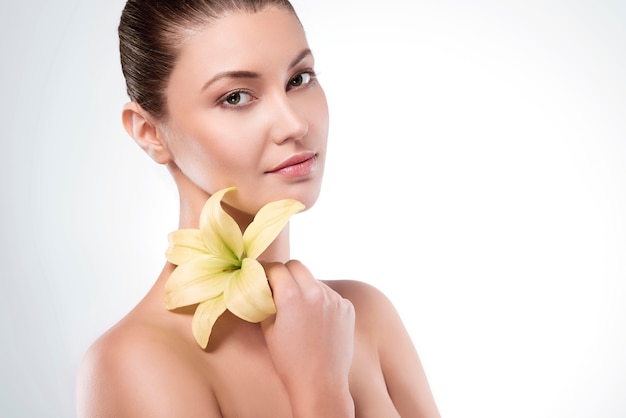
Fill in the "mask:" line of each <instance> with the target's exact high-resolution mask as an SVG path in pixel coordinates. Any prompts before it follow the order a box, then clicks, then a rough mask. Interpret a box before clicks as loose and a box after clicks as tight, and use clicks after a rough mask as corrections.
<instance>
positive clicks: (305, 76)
mask: <svg viewBox="0 0 626 418" xmlns="http://www.w3.org/2000/svg"><path fill="white" fill-rule="evenodd" d="M312 78H313V75H312V74H311V73H310V72H304V73H300V74H298V75H297V76H295V77H294V78H292V79H291V80H290V81H289V87H300V86H304V85H306V84H309V83H310V82H311V79H312Z"/></svg>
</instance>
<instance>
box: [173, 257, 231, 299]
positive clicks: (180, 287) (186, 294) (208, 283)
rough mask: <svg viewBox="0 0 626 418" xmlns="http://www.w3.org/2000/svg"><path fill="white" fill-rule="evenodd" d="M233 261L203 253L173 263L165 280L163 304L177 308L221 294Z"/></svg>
mask: <svg viewBox="0 0 626 418" xmlns="http://www.w3.org/2000/svg"><path fill="white" fill-rule="evenodd" d="M232 268H233V267H232V265H229V264H227V263H226V262H225V261H224V260H222V259H220V258H216V257H211V256H209V255H202V256H198V257H196V258H194V259H193V260H191V261H189V262H187V263H184V264H181V265H180V266H178V267H176V269H174V271H173V272H172V274H170V277H168V279H167V282H166V283H165V306H166V307H167V309H176V308H180V307H182V306H189V305H193V304H195V303H199V302H203V301H205V300H207V299H211V298H214V297H216V296H218V295H220V294H221V293H222V292H223V291H224V289H225V287H226V284H227V282H228V280H229V277H230V275H231V274H232V272H231V271H230V270H232Z"/></svg>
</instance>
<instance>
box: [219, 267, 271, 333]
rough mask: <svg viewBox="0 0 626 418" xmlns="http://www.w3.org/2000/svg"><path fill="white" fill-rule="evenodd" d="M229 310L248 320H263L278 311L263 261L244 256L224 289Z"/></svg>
mask: <svg viewBox="0 0 626 418" xmlns="http://www.w3.org/2000/svg"><path fill="white" fill-rule="evenodd" d="M224 302H225V303H226V307H227V308H228V310H229V311H231V312H232V313H233V314H234V315H236V316H238V317H239V318H241V319H244V320H246V321H248V322H261V321H263V320H264V319H266V318H267V317H268V316H270V315H272V314H274V313H276V305H274V300H273V299H272V291H271V289H270V285H269V283H268V281H267V277H266V276H265V270H264V269H263V266H262V265H261V263H259V262H258V261H256V260H255V259H253V258H244V259H243V263H242V266H241V269H240V270H237V271H235V272H233V275H232V277H231V279H230V280H229V281H228V284H227V286H226V288H225V289H224Z"/></svg>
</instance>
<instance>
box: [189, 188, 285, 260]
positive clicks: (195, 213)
mask: <svg viewBox="0 0 626 418" xmlns="http://www.w3.org/2000/svg"><path fill="white" fill-rule="evenodd" d="M208 199H209V194H208V193H204V192H202V193H185V194H183V193H181V194H180V216H179V222H178V224H179V225H178V227H179V228H181V229H183V228H199V219H200V212H201V211H202V208H203V206H204V204H205V203H206V201H207V200H208ZM222 207H223V208H224V210H225V211H226V212H227V213H228V214H229V215H230V216H231V217H232V218H233V219H234V220H235V222H237V224H238V225H239V228H240V229H241V231H242V233H243V231H245V230H246V228H247V227H248V225H250V223H251V222H252V220H253V219H254V215H250V214H247V213H244V212H241V211H239V210H236V209H234V208H232V207H231V206H228V205H223V206H222ZM289 247H290V246H289V224H287V225H286V226H285V228H283V230H282V231H281V232H280V234H279V235H278V236H277V237H276V239H275V240H274V242H272V244H270V246H269V247H268V248H267V249H266V250H265V251H264V252H263V254H261V255H260V256H259V260H260V261H264V262H268V263H269V262H281V263H285V262H287V261H288V260H289V258H290V251H289Z"/></svg>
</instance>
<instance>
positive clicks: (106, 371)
mask: <svg viewBox="0 0 626 418" xmlns="http://www.w3.org/2000/svg"><path fill="white" fill-rule="evenodd" d="M222 24H223V25H225V26H224V27H222V26H220V25H222ZM226 28H228V30H230V29H231V28H237V31H232V30H230V32H229V33H231V36H230V37H229V38H228V41H227V40H225V38H224V37H223V36H221V35H222V34H223V31H224V30H227V29H226ZM250 45H252V46H253V47H252V49H251V47H250ZM207 50H208V51H211V52H212V55H211V59H210V60H207V59H205V57H204V55H202V54H203V53H204V52H203V51H207ZM242 50H243V51H244V53H241V54H239V53H238V51H242ZM179 60H180V61H179V62H178V64H177V67H176V68H175V69H174V72H173V74H172V77H171V80H170V85H169V88H168V92H167V94H168V102H169V106H170V108H169V110H168V112H169V114H170V117H171V120H170V121H169V123H168V124H166V125H164V124H161V123H159V121H155V120H154V119H153V118H151V117H150V115H149V114H147V113H146V112H144V111H143V110H142V109H141V107H140V106H138V105H137V104H136V103H129V104H128V105H127V106H126V107H125V108H124V112H123V122H124V126H125V128H126V130H127V131H128V133H129V134H130V136H131V137H133V138H134V139H135V141H136V142H137V143H138V144H139V146H140V147H141V148H143V149H144V150H145V151H146V153H147V154H148V155H150V156H151V157H152V158H153V159H154V160H155V161H156V162H158V163H160V164H164V165H166V166H167V167H168V169H169V170H170V172H171V174H172V177H173V179H174V181H175V183H176V185H177V187H178V190H179V194H180V227H181V228H182V227H192V228H193V227H197V226H198V217H199V213H200V210H201V208H202V206H203V204H204V203H205V202H206V200H207V199H208V197H209V196H210V191H211V192H214V191H216V190H219V189H220V188H223V187H227V186H232V185H235V186H236V187H237V188H238V192H237V194H236V195H234V196H235V197H233V198H232V199H233V200H232V201H228V202H226V203H227V205H226V207H225V209H227V211H228V212H229V213H230V215H231V216H232V217H233V218H234V219H235V220H236V221H237V223H238V224H239V226H240V227H241V228H242V230H243V229H245V228H246V227H247V225H249V224H250V222H251V221H252V218H253V216H252V215H250V214H251V213H256V211H257V210H258V208H259V207H260V206H262V205H263V204H264V203H267V202H268V201H271V200H276V199H278V198H284V197H291V198H297V199H298V200H300V201H303V202H304V203H305V204H306V206H307V207H308V206H310V205H312V204H313V203H314V201H315V200H316V198H317V195H318V193H319V186H320V183H321V177H322V171H323V161H324V155H325V150H326V136H327V129H328V118H327V107H326V101H325V96H324V95H323V92H322V90H321V88H320V87H319V85H318V84H317V83H316V82H315V80H314V78H313V77H312V76H311V77H309V76H310V75H311V74H310V73H311V70H310V68H312V66H313V63H312V54H311V53H310V50H309V49H308V44H307V43H306V39H305V37H304V32H303V30H302V28H301V26H300V24H299V22H298V21H297V19H296V18H295V17H294V16H293V15H291V14H289V13H287V12H285V11H283V10H277V9H267V10H264V11H261V12H258V13H256V14H250V15H248V14H243V15H229V16H228V17H225V18H223V19H222V20H221V21H218V22H217V24H213V25H212V26H211V27H209V28H208V29H206V30H204V31H201V32H200V33H199V34H197V35H196V36H195V37H193V38H192V39H191V40H190V41H188V42H187V44H186V45H185V46H184V48H183V50H182V53H181V56H180V58H179ZM216 63H217V64H216ZM232 69H235V70H245V71H248V72H253V73H254V74H255V76H254V77H253V78H251V79H245V80H241V79H240V78H234V79H232V80H231V79H220V81H219V82H217V83H215V84H209V87H202V86H206V85H207V84H206V83H205V81H206V79H207V78H208V79H211V75H213V74H223V71H224V70H232ZM220 83H222V84H223V85H221V84H220ZM240 87H241V89H243V88H245V90H237V89H238V88H240ZM224 90H225V92H226V93H228V94H230V96H227V97H229V98H232V97H233V96H232V93H231V92H233V91H235V92H236V94H239V93H237V92H238V91H242V92H245V93H243V94H244V95H246V96H243V99H245V100H243V103H244V105H240V104H239V103H240V101H239V100H236V101H233V102H236V107H233V106H232V105H231V104H230V102H227V104H224V100H222V97H224V96H223V93H224ZM189 92H192V93H189ZM193 92H201V93H200V94H197V95H196V94H195V93H193ZM237 99H241V97H238V98H237ZM234 109H236V110H234ZM216 120H218V121H220V123H208V122H207V121H216ZM242 141H245V144H244V145H242ZM303 153H312V154H315V156H316V157H315V158H316V160H317V162H316V165H315V167H316V168H317V169H312V170H310V172H308V171H307V172H304V171H302V173H301V174H299V175H298V176H297V178H294V177H293V176H283V175H277V174H276V173H274V172H273V171H272V170H271V169H272V167H274V166H276V165H277V164H280V162H281V161H284V160H285V158H286V157H289V156H293V155H302V154H303ZM233 155H234V156H236V158H233V157H232V156H233ZM307 155H308V154H307ZM240 190H241V191H242V193H240V194H239V191H240ZM259 260H260V261H261V262H262V264H263V265H264V268H265V271H266V274H267V277H268V280H269V283H270V286H271V288H272V292H273V296H274V301H275V303H276V309H277V313H276V315H274V316H272V317H270V318H268V319H267V320H265V321H263V322H262V323H260V324H252V323H248V322H245V321H243V320H241V319H239V318H236V317H234V316H233V315H231V314H230V313H229V312H228V311H227V312H226V313H224V314H223V315H222V316H221V317H220V319H219V320H218V321H217V323H216V325H215V327H214V329H213V331H212V334H211V338H210V341H209V345H208V347H207V348H206V350H203V349H202V348H201V347H199V346H198V344H197V343H196V341H195V340H194V338H193V335H192V332H191V317H192V315H193V309H194V307H193V306H192V307H189V308H184V309H180V310H178V311H176V312H170V311H167V310H166V309H165V304H164V294H165V290H164V286H165V282H166V281H167V278H168V277H169V275H170V274H171V272H172V271H173V269H174V268H175V266H173V265H171V264H169V263H168V264H166V265H165V267H164V268H163V271H162V273H161V275H160V276H159V278H158V279H157V281H156V282H155V284H154V286H153V288H152V289H151V290H150V291H149V292H148V294H147V295H146V296H145V298H144V299H143V300H142V301H140V303H139V304H138V305H137V306H136V307H135V308H134V309H133V310H132V311H131V312H130V313H129V314H128V315H127V316H126V317H125V318H123V319H122V320H121V321H120V322H119V323H118V324H117V325H115V326H114V327H113V328H112V329H111V330H109V331H108V332H107V333H106V334H104V335H103V336H102V337H101V338H100V339H98V340H97V341H96V342H95V343H94V344H93V346H92V347H91V348H90V350H89V351H88V353H87V355H86V356H85V360H84V363H83V366H82V367H81V370H80V373H79V381H78V413H79V416H81V417H115V418H124V417H132V418H136V417H151V418H152V417H153V418H159V417H164V418H165V417H167V418H171V417H186V418H187V417H189V418H194V417H216V418H217V417H240V418H246V417H250V418H259V417H272V418H283V417H285V418H291V417H295V418H308V417H316V418H319V417H324V418H334V417H364V418H366V417H372V418H381V417H385V418H393V417H410V418H420V417H438V416H439V413H438V411H437V407H436V405H435V402H434V400H433V396H432V393H431V391H430V389H429V386H428V383H427V379H426V376H425V373H424V370H423V368H422V365H421V363H420V360H419V357H418V355H417V352H416V350H415V348H414V346H413V344H412V342H411V340H410V338H409V335H408V334H407V332H406V330H405V328H404V326H403V324H402V322H401V320H400V318H399V316H398V314H397V313H396V311H395V309H394V307H393V306H392V304H391V303H390V302H389V300H388V299H387V298H386V297H385V296H384V295H383V294H382V293H380V292H379V291H378V290H376V289H374V288H373V287H371V286H369V285H366V284H363V283H360V282H357V281H319V280H317V279H316V278H315V277H314V276H313V275H312V274H311V272H310V271H309V270H308V269H307V268H306V267H305V266H304V265H303V264H302V263H300V262H298V261H294V260H290V254H289V229H288V227H287V228H285V229H284V230H283V231H282V232H281V234H280V235H279V237H278V238H277V239H276V240H275V241H274V243H273V244H272V245H271V246H270V247H269V248H268V249H267V250H266V251H265V252H264V253H263V254H262V256H261V257H260V258H259Z"/></svg>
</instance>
